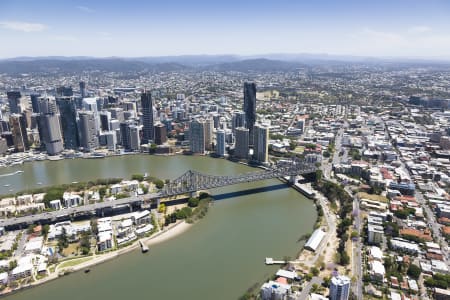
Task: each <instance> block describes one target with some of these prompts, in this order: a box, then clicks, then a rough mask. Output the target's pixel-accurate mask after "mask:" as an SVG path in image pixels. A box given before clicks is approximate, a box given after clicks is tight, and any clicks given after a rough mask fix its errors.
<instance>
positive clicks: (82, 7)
mask: <svg viewBox="0 0 450 300" xmlns="http://www.w3.org/2000/svg"><path fill="white" fill-rule="evenodd" d="M77 9H79V10H81V11H83V12H86V13H89V14H91V13H93V12H94V11H95V10H93V9H92V8H89V7H87V6H81V5H80V6H77Z"/></svg>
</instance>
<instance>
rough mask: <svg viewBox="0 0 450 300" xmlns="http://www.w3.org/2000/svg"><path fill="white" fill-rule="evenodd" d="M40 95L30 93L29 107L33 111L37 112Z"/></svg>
mask: <svg viewBox="0 0 450 300" xmlns="http://www.w3.org/2000/svg"><path fill="white" fill-rule="evenodd" d="M40 96H41V95H39V94H31V95H30V98H31V108H32V110H33V112H34V113H39V112H40V110H39V97H40Z"/></svg>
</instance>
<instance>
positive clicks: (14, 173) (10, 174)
mask: <svg viewBox="0 0 450 300" xmlns="http://www.w3.org/2000/svg"><path fill="white" fill-rule="evenodd" d="M20 173H23V171H21V170H19V171H15V172H12V173H6V174H1V175H0V177H8V176H13V175H16V174H20Z"/></svg>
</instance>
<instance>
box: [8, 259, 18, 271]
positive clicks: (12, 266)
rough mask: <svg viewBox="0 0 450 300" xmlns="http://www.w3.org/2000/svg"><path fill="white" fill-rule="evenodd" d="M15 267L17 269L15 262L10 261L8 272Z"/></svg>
mask: <svg viewBox="0 0 450 300" xmlns="http://www.w3.org/2000/svg"><path fill="white" fill-rule="evenodd" d="M15 267H17V260H15V259H14V260H11V261H10V262H9V270H13V269H14V268H15Z"/></svg>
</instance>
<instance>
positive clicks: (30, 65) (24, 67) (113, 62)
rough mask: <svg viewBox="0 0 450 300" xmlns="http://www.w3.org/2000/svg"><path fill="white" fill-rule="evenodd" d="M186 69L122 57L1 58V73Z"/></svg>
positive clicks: (180, 66)
mask: <svg viewBox="0 0 450 300" xmlns="http://www.w3.org/2000/svg"><path fill="white" fill-rule="evenodd" d="M183 69H186V67H185V66H183V65H181V64H178V63H158V64H150V63H146V62H142V61H135V60H124V59H121V58H101V59H99V58H76V59H73V60H71V59H67V58H62V59H60V58H44V59H41V58H39V59H34V60H33V59H31V58H26V59H25V58H21V59H19V60H13V59H8V60H0V73H8V74H22V73H58V72H61V73H81V72H83V71H102V72H125V73H126V72H143V71H150V72H169V71H178V70H183Z"/></svg>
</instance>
